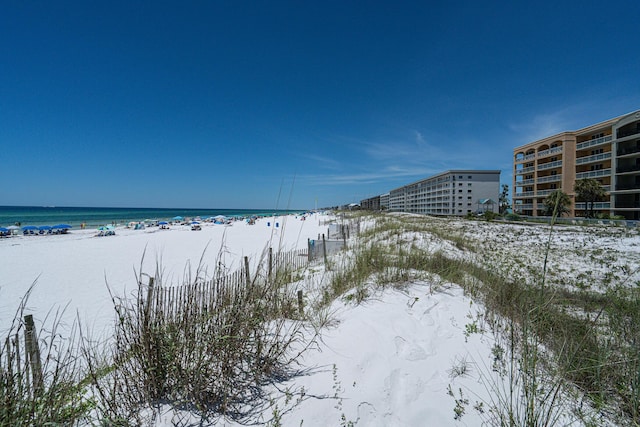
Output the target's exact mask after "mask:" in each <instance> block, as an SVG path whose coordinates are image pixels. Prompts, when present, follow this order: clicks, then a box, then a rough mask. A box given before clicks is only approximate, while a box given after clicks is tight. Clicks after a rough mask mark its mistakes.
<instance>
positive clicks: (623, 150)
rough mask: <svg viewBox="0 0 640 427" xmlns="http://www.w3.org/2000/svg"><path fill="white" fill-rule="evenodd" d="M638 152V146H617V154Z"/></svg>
mask: <svg viewBox="0 0 640 427" xmlns="http://www.w3.org/2000/svg"><path fill="white" fill-rule="evenodd" d="M635 153H640V146H637V145H636V146H635V147H622V148H618V151H617V154H618V156H626V155H627V154H635Z"/></svg>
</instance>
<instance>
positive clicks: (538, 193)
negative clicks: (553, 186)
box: [536, 190, 556, 197]
mask: <svg viewBox="0 0 640 427" xmlns="http://www.w3.org/2000/svg"><path fill="white" fill-rule="evenodd" d="M554 191H556V190H538V191H537V192H536V196H538V197H539V196H548V195H549V194H551V193H553V192H554Z"/></svg>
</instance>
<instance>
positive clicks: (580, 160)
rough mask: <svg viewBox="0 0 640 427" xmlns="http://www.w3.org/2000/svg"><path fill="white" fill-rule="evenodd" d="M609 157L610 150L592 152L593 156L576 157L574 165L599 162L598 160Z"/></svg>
mask: <svg viewBox="0 0 640 427" xmlns="http://www.w3.org/2000/svg"><path fill="white" fill-rule="evenodd" d="M610 158H611V152H608V153H601V154H594V155H593V156H587V157H578V158H577V159H576V165H584V164H585V163H593V162H599V161H602V160H607V159H610Z"/></svg>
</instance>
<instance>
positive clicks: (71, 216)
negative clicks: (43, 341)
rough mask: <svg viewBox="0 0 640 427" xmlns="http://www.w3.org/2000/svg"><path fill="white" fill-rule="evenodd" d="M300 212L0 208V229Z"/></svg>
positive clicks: (121, 223) (120, 223)
mask: <svg viewBox="0 0 640 427" xmlns="http://www.w3.org/2000/svg"><path fill="white" fill-rule="evenodd" d="M296 212H301V211H291V210H277V209H275V210H266V209H152V208H81V207H53V206H51V207H46V206H0V227H7V226H9V225H14V224H17V223H20V225H21V226H25V225H36V226H40V225H56V224H69V225H71V226H73V227H74V228H79V227H80V224H82V223H85V224H86V225H87V227H94V226H100V225H105V224H113V223H114V222H115V223H116V224H117V225H125V224H127V223H129V222H130V221H144V220H145V219H157V220H171V219H172V218H174V217H176V216H182V217H184V218H194V217H200V218H203V219H204V218H206V217H211V216H216V215H224V216H227V217H238V216H242V217H249V216H252V215H257V216H272V215H274V214H276V215H281V214H288V213H296Z"/></svg>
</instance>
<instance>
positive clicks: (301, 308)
mask: <svg viewBox="0 0 640 427" xmlns="http://www.w3.org/2000/svg"><path fill="white" fill-rule="evenodd" d="M298 312H299V313H300V316H302V315H303V314H304V301H303V300H302V291H298Z"/></svg>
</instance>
